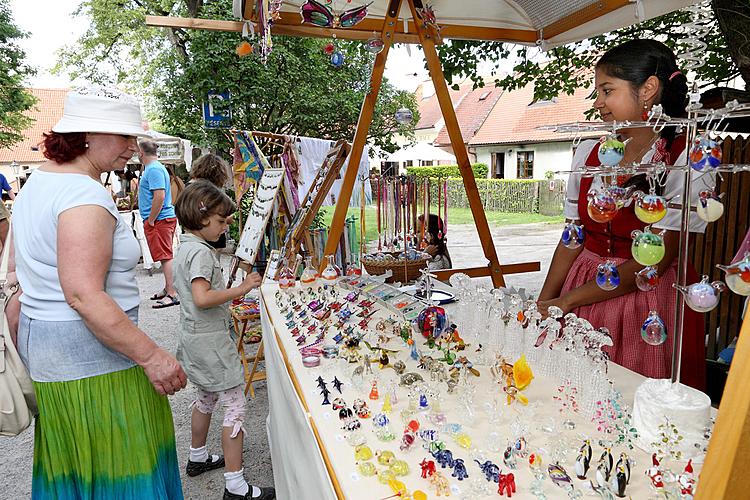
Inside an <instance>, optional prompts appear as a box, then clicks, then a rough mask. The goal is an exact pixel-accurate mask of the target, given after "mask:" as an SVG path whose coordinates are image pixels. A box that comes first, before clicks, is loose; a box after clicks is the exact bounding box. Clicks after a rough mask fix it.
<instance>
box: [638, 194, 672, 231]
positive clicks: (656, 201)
mask: <svg viewBox="0 0 750 500" xmlns="http://www.w3.org/2000/svg"><path fill="white" fill-rule="evenodd" d="M665 215H667V200H666V199H665V198H664V197H663V196H659V195H658V194H644V195H642V196H640V197H639V198H638V200H637V201H636V202H635V216H636V217H638V220H640V221H642V222H645V223H646V224H653V223H654V222H659V221H660V220H662V219H663V218H664V216H665Z"/></svg>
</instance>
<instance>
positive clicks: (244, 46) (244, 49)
mask: <svg viewBox="0 0 750 500" xmlns="http://www.w3.org/2000/svg"><path fill="white" fill-rule="evenodd" d="M234 51H235V52H236V53H237V55H238V56H240V57H245V56H249V55H250V54H252V53H253V51H254V49H253V46H252V45H250V42H248V41H247V40H242V41H241V42H240V43H239V44H238V45H237V48H236V49H234Z"/></svg>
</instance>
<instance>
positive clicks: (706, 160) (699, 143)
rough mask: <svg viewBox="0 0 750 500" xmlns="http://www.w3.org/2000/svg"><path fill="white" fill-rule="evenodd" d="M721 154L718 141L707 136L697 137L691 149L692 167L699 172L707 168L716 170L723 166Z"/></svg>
mask: <svg viewBox="0 0 750 500" xmlns="http://www.w3.org/2000/svg"><path fill="white" fill-rule="evenodd" d="M721 154H722V153H721V148H720V147H719V145H718V144H717V143H716V141H714V140H713V139H710V138H709V137H706V136H701V137H696V138H695V142H694V143H693V147H692V148H690V156H689V159H690V166H691V167H693V168H694V169H695V170H697V171H699V172H700V171H703V170H704V169H705V168H706V167H709V168H712V169H713V168H716V167H718V166H719V165H720V164H721Z"/></svg>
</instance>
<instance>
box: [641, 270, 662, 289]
mask: <svg viewBox="0 0 750 500" xmlns="http://www.w3.org/2000/svg"><path fill="white" fill-rule="evenodd" d="M658 283H659V273H658V272H657V271H656V268H655V267H653V266H646V267H644V268H643V269H641V270H640V271H638V272H637V273H635V286H637V287H638V290H640V291H642V292H650V291H651V290H653V289H655V288H656V285H657V284H658Z"/></svg>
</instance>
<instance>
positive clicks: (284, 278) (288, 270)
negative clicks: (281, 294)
mask: <svg viewBox="0 0 750 500" xmlns="http://www.w3.org/2000/svg"><path fill="white" fill-rule="evenodd" d="M300 259H301V257H300V256H299V255H297V258H296V260H295V263H294V267H293V268H292V267H290V266H289V260H288V259H287V260H286V265H285V266H284V267H282V268H281V271H279V280H278V281H279V288H282V289H289V288H294V287H295V286H296V285H297V278H296V272H295V270H296V269H297V267H298V266H299V262H300Z"/></svg>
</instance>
